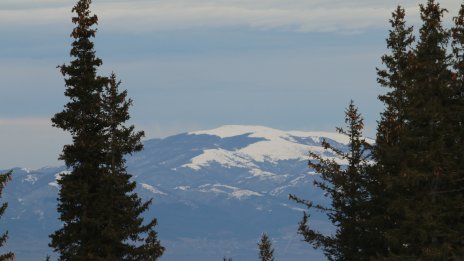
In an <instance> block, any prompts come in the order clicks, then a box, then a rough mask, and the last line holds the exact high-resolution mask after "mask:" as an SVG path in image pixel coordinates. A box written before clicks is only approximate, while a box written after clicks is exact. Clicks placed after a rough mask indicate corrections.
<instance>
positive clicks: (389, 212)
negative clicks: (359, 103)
mask: <svg viewBox="0 0 464 261" xmlns="http://www.w3.org/2000/svg"><path fill="white" fill-rule="evenodd" d="M405 17H406V13H405V10H404V9H403V8H402V7H401V6H398V7H397V8H396V10H395V11H394V12H393V13H392V19H391V20H390V25H391V30H390V33H389V37H388V39H387V48H388V49H389V50H390V53H389V54H386V55H384V56H382V62H383V64H384V65H385V67H386V68H385V69H377V74H378V78H377V79H378V83H379V84H380V85H381V86H382V87H385V88H388V91H387V92H386V93H385V94H383V95H380V96H379V100H380V101H382V102H383V103H384V104H385V111H384V112H383V113H382V114H381V119H380V121H379V123H378V127H377V136H376V144H375V147H374V148H375V149H373V151H372V154H373V160H374V161H375V167H373V168H371V169H370V170H369V173H370V176H371V179H372V180H374V181H375V182H372V184H371V186H370V194H371V203H372V204H371V210H370V211H371V216H370V218H369V224H368V226H369V227H370V228H371V230H372V231H376V232H377V233H376V235H375V236H374V237H373V238H372V240H373V241H374V242H377V243H376V245H377V247H376V248H377V255H379V256H384V255H386V253H387V252H388V251H389V249H390V248H391V244H389V243H388V242H391V241H395V237H391V238H389V239H388V240H387V239H386V238H385V237H386V236H387V235H386V233H385V231H388V230H390V229H393V228H394V227H395V226H396V224H397V223H398V222H397V220H400V219H402V217H401V215H402V211H400V210H399V209H398V208H390V209H389V208H386V207H385V206H387V205H389V203H390V202H392V201H395V200H397V201H398V202H401V199H402V196H401V195H400V194H398V193H396V191H395V189H396V188H393V189H391V188H392V186H387V185H386V184H387V183H389V182H390V180H392V179H395V178H397V177H398V176H399V171H400V169H401V167H402V166H403V165H404V164H405V161H406V158H405V155H404V153H405V151H404V150H403V149H402V147H401V145H402V140H401V136H402V134H403V132H404V129H405V122H406V121H407V119H406V113H405V110H406V107H407V104H408V102H409V100H408V95H407V94H408V93H409V88H411V85H412V82H413V78H412V73H413V66H412V62H413V61H414V59H415V54H414V52H413V44H414V42H415V38H414V36H413V27H412V26H411V27H408V26H406V20H405ZM387 188H390V189H387Z"/></svg>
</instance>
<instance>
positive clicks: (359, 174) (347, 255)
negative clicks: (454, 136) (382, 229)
mask: <svg viewBox="0 0 464 261" xmlns="http://www.w3.org/2000/svg"><path fill="white" fill-rule="evenodd" d="M345 122H346V124H347V128H348V129H347V130H346V131H345V130H344V129H342V128H337V131H338V132H339V133H342V134H345V135H347V136H348V137H349V144H348V147H349V151H348V152H343V151H341V150H339V149H337V148H335V147H333V146H332V145H331V144H330V143H328V142H327V141H325V140H324V141H323V142H322V145H323V147H324V148H325V149H326V150H329V151H331V152H333V153H334V154H335V155H337V157H339V158H341V159H342V160H344V161H345V162H346V164H347V165H346V166H344V165H341V164H339V163H338V162H337V161H336V160H335V159H326V158H324V157H322V156H320V155H318V154H316V153H313V152H309V155H310V160H309V163H308V165H309V167H310V168H312V169H314V170H315V171H316V172H317V173H320V175H321V176H320V180H317V181H315V182H314V185H315V186H317V187H319V188H321V189H322V190H323V191H324V193H325V195H327V196H328V197H329V198H330V201H331V205H330V206H322V205H319V204H315V203H314V202H312V201H309V200H305V199H301V198H298V197H296V196H294V195H290V199H292V200H294V201H296V202H298V203H301V204H303V205H305V206H306V207H307V208H308V209H310V210H311V209H312V210H316V211H322V212H324V213H325V214H326V215H327V217H328V218H329V220H330V221H331V222H332V224H333V225H334V226H335V227H336V232H335V234H334V235H325V234H322V233H321V232H319V231H317V230H315V229H314V228H312V227H311V226H310V214H308V213H306V212H305V213H304V215H303V219H302V221H301V222H300V226H299V229H298V233H299V234H301V235H302V236H303V238H304V241H306V242H308V243H310V244H311V245H312V246H313V247H314V248H321V249H322V250H323V252H324V254H325V256H326V257H327V259H328V260H369V258H370V257H371V256H374V254H375V252H376V249H375V248H373V247H372V246H371V242H370V233H371V232H369V228H368V227H367V226H366V224H367V219H368V217H369V204H370V194H369V187H370V183H371V180H370V177H369V175H368V169H369V157H370V156H369V149H370V145H369V144H368V143H367V142H366V141H365V139H363V138H362V130H363V126H364V124H363V118H362V117H361V115H360V114H359V113H358V109H357V108H356V106H355V105H354V103H353V102H351V103H350V105H349V107H348V109H347V110H346V112H345Z"/></svg>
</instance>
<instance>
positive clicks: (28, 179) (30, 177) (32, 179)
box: [22, 174, 39, 185]
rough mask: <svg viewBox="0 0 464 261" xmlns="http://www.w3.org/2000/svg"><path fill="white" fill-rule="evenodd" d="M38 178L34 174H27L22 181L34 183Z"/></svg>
mask: <svg viewBox="0 0 464 261" xmlns="http://www.w3.org/2000/svg"><path fill="white" fill-rule="evenodd" d="M37 180H39V178H38V177H37V176H36V175H32V174H28V175H26V177H25V178H23V179H22V182H29V183H31V184H32V185H34V184H35V183H36V182H37Z"/></svg>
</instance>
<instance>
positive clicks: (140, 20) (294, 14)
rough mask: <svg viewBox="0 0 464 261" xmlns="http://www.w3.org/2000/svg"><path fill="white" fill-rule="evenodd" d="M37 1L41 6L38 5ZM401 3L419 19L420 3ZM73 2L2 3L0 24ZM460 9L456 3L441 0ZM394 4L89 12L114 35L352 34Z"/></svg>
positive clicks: (51, 19)
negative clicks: (197, 31) (204, 30)
mask: <svg viewBox="0 0 464 261" xmlns="http://www.w3.org/2000/svg"><path fill="white" fill-rule="evenodd" d="M39 2H40V4H39ZM421 2H425V1H411V0H405V1H402V2H401V4H402V5H403V6H405V7H406V9H407V10H408V13H409V14H410V16H411V17H412V18H411V19H408V20H409V21H411V20H412V21H416V20H418V15H417V14H418V4H419V3H421ZM73 3H74V1H71V0H66V1H58V0H45V1H34V0H19V1H18V0H15V1H12V0H6V2H4V3H2V4H0V7H1V8H0V10H1V11H0V24H10V25H11V24H23V25H24V24H37V23H39V24H44V23H45V24H46V23H56V22H59V21H61V22H63V21H69V16H70V9H71V7H72V5H73ZM441 4H442V6H443V7H446V8H448V10H451V11H452V13H451V15H450V16H452V15H455V11H454V10H458V8H459V1H454V0H446V1H441ZM396 5H397V2H396V1H378V0H357V1H340V0H313V1H308V0H286V1H282V0H248V1H244V0H227V1H225V0H215V1H212V0H153V1H148V0H131V1H128V0H119V1H115V0H106V1H105V0H103V1H98V2H96V3H95V5H94V7H93V10H94V11H95V13H97V14H98V15H99V17H100V20H101V23H102V26H104V28H107V29H110V30H118V31H121V30H122V31H132V32H133V31H135V32H143V31H156V30H171V29H188V28H192V27H224V26H248V27H251V28H259V29H281V30H282V29H283V30H292V31H305V32H307V31H336V32H339V31H340V32H356V31H362V30H365V29H368V28H376V27H384V26H386V25H387V23H386V21H387V20H388V19H389V17H390V13H391V11H393V9H394V8H395V7H396Z"/></svg>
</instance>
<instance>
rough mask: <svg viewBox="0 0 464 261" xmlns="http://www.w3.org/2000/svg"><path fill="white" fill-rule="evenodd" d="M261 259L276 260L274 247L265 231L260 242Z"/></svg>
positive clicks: (266, 260) (263, 260)
mask: <svg viewBox="0 0 464 261" xmlns="http://www.w3.org/2000/svg"><path fill="white" fill-rule="evenodd" d="M258 248H259V259H260V260H261V261H274V249H273V248H272V243H271V241H270V240H269V237H268V236H267V235H266V234H265V233H263V235H262V236H261V240H260V242H259V243H258Z"/></svg>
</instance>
